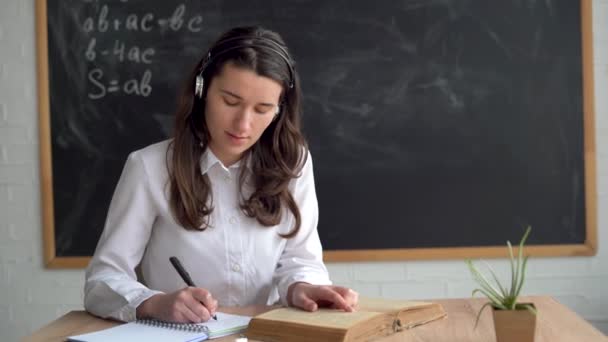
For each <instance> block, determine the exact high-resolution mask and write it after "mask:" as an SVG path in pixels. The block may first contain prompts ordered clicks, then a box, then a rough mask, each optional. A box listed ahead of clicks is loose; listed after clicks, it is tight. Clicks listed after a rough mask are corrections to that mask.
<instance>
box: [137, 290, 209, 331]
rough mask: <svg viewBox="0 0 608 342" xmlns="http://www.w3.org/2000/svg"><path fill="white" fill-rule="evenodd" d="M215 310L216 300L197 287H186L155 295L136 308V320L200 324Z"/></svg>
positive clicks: (207, 292)
mask: <svg viewBox="0 0 608 342" xmlns="http://www.w3.org/2000/svg"><path fill="white" fill-rule="evenodd" d="M215 310H217V300H215V299H213V297H212V296H211V293H210V292H209V291H207V290H206V289H203V288H199V287H186V288H184V289H181V290H179V291H176V292H173V293H167V294H156V295H154V296H152V297H150V298H148V299H146V300H145V301H143V302H142V303H141V304H140V305H139V306H138V307H137V318H155V319H158V320H161V321H166V322H178V323H201V322H206V321H208V320H209V319H210V318H211V316H212V315H214V314H215Z"/></svg>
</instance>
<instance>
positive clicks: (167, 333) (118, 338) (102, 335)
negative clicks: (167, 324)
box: [68, 322, 207, 342]
mask: <svg viewBox="0 0 608 342" xmlns="http://www.w3.org/2000/svg"><path fill="white" fill-rule="evenodd" d="M206 339H207V334H205V333H204V332H189V331H181V330H174V329H167V328H161V327H155V326H150V325H145V324H140V323H136V322H130V323H126V324H122V325H118V326H115V327H113V328H109V329H105V330H100V331H97V332H93V333H88V334H83V335H77V336H70V337H68V341H75V342H106V341H113V342H127V341H129V342H132V341H147V342H165V341H166V342H196V341H203V340H206Z"/></svg>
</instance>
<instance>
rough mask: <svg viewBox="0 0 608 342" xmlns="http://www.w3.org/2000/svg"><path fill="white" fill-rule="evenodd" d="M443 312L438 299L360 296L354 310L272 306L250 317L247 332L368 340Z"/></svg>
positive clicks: (266, 337) (270, 337) (280, 337)
mask: <svg viewBox="0 0 608 342" xmlns="http://www.w3.org/2000/svg"><path fill="white" fill-rule="evenodd" d="M445 316H446V312H445V310H444V309H443V307H442V306H441V305H440V304H438V303H430V302H417V301H399V300H387V299H371V298H361V299H360V300H359V304H358V306H357V310H356V311H355V312H344V311H339V310H331V309H320V310H318V311H316V312H306V311H302V310H298V309H294V308H281V309H275V310H272V311H269V312H266V313H263V314H261V315H258V316H255V317H253V319H252V320H251V322H250V323H249V327H248V328H247V332H246V335H247V337H248V338H251V339H257V340H261V341H294V342H308V341H310V342H312V341H315V342H317V341H327V342H334V341H335V342H338V341H340V342H351V341H369V340H374V339H377V338H379V337H382V336H388V335H391V334H394V333H397V332H399V331H402V330H405V329H410V328H413V327H415V326H418V325H421V324H425V323H428V322H431V321H434V320H436V319H440V318H442V317H445Z"/></svg>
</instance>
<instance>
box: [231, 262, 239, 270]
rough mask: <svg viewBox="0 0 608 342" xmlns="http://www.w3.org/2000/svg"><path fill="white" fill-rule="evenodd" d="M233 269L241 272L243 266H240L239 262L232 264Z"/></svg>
mask: <svg viewBox="0 0 608 342" xmlns="http://www.w3.org/2000/svg"><path fill="white" fill-rule="evenodd" d="M232 270H233V271H234V272H239V271H240V270H241V266H239V264H236V263H235V264H232Z"/></svg>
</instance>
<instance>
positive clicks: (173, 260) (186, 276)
mask: <svg viewBox="0 0 608 342" xmlns="http://www.w3.org/2000/svg"><path fill="white" fill-rule="evenodd" d="M169 261H171V265H173V267H175V270H176V271H177V273H179V275H180V276H181V277H182V279H183V280H184V282H185V283H186V285H188V286H192V287H196V285H194V282H193V281H192V278H190V274H188V272H186V269H185V268H184V266H182V263H181V262H179V259H178V258H177V257H174V256H172V257H170V258H169ZM201 304H203V305H205V304H204V303H202V302H201ZM211 318H213V319H214V320H216V321H217V315H213V316H211Z"/></svg>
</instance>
